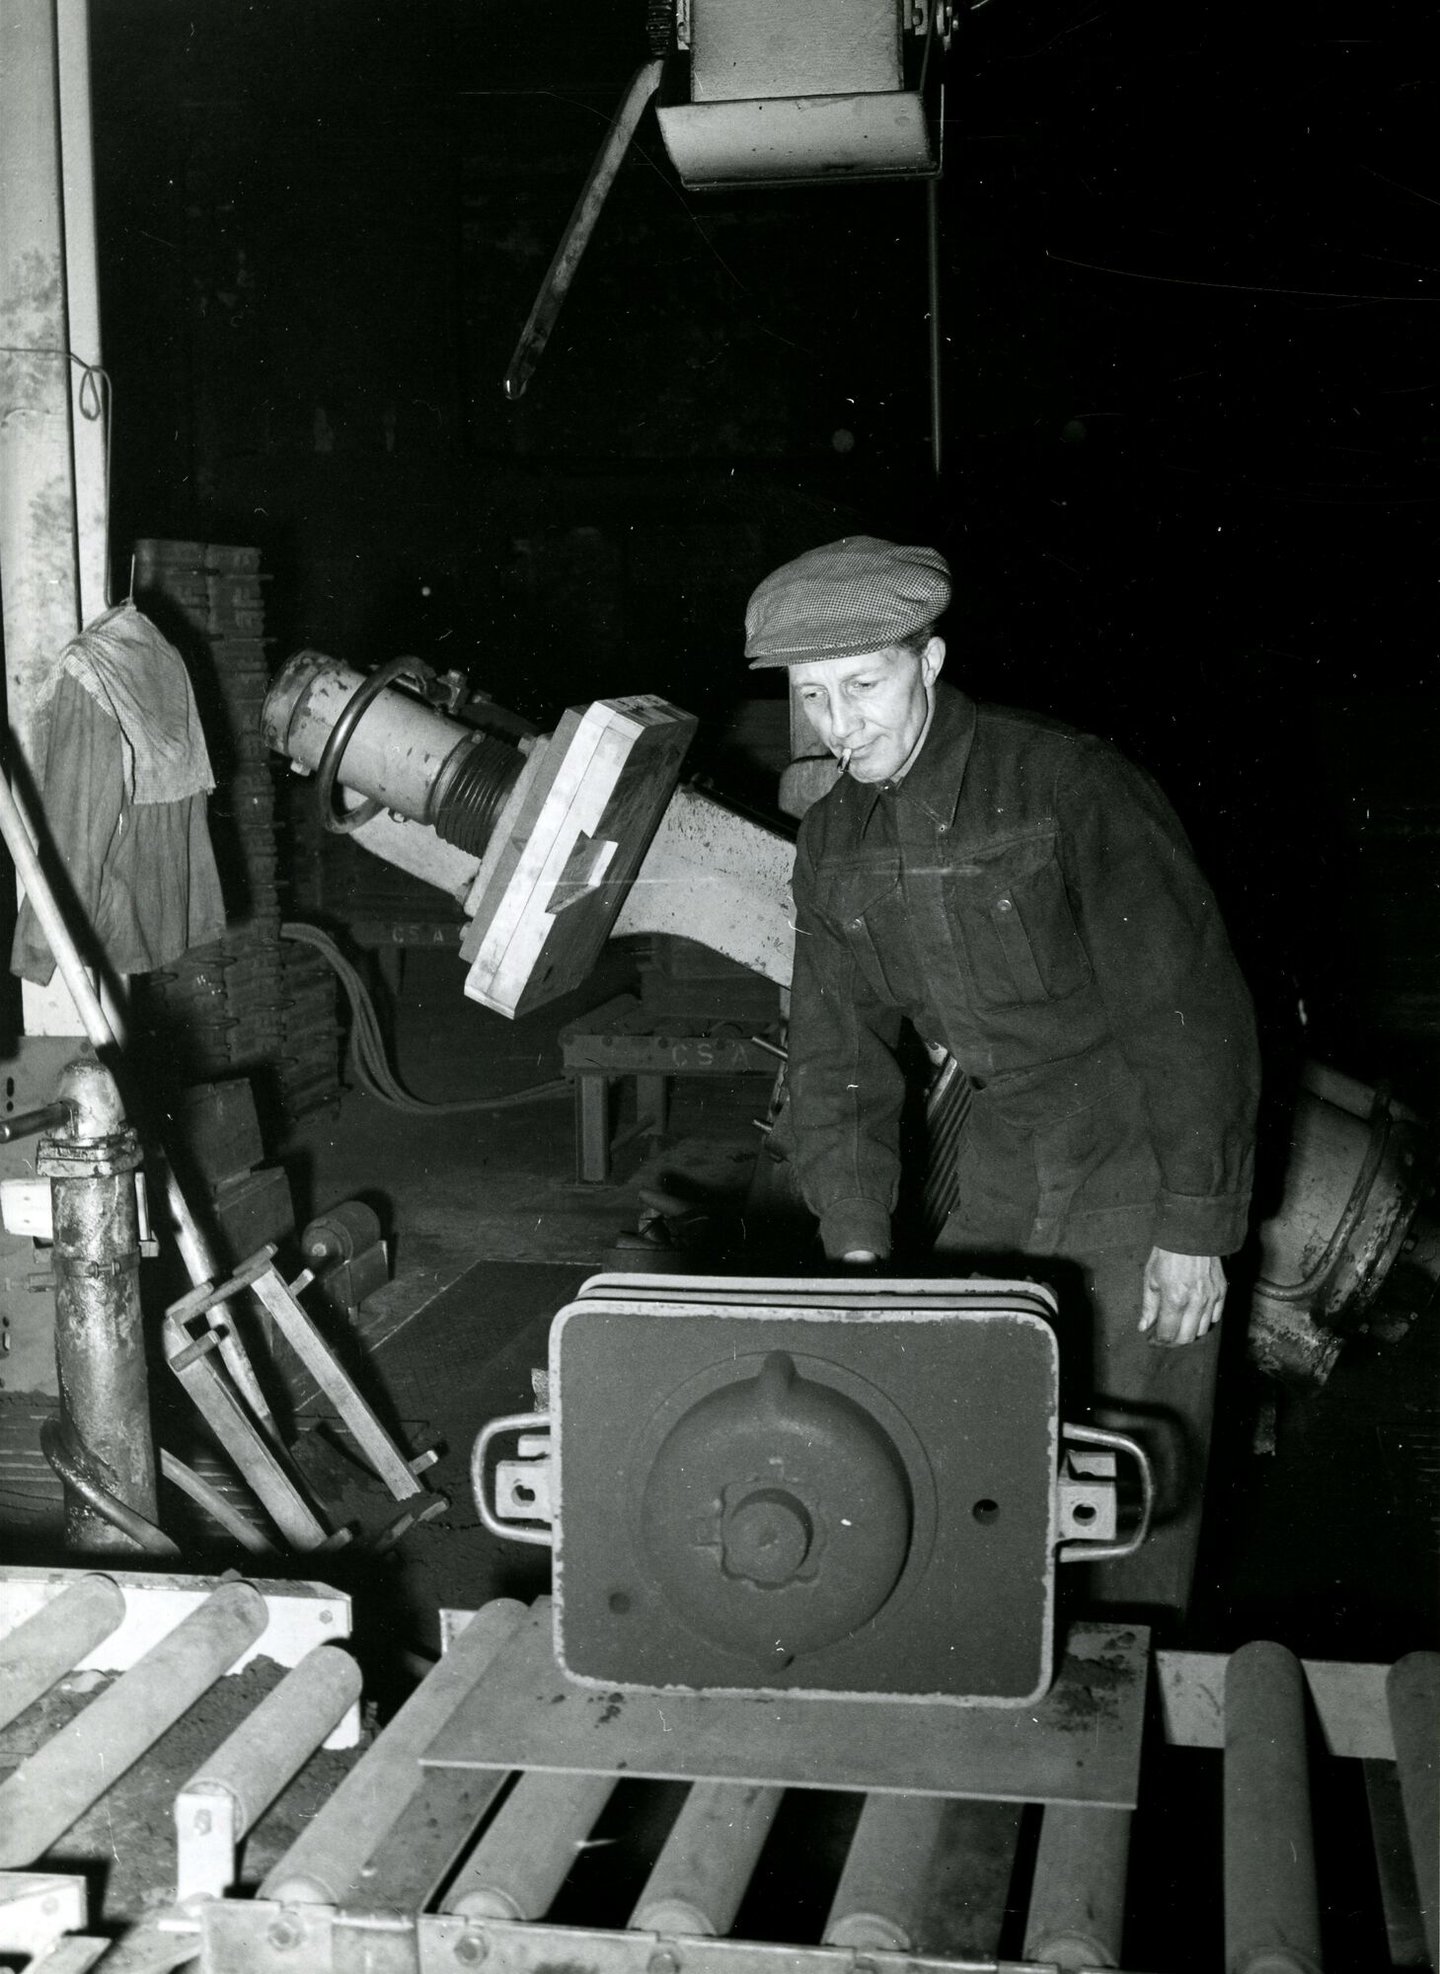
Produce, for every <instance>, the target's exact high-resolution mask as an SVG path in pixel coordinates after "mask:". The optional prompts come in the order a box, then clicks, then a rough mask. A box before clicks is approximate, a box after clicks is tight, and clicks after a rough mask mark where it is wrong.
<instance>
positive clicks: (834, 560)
mask: <svg viewBox="0 0 1440 1974" xmlns="http://www.w3.org/2000/svg"><path fill="white" fill-rule="evenodd" d="M949 598H950V576H949V570H948V568H947V566H946V564H945V561H944V558H943V557H942V556H940V555H939V554H938V553H937V552H936V551H935V550H933V549H929V548H905V547H900V546H897V545H896V544H894V543H891V542H884V541H879V540H876V539H874V538H873V537H870V536H864V535H859V536H851V537H848V538H847V539H846V540H844V541H840V542H834V543H831V544H830V545H829V546H827V547H824V548H819V549H814V550H812V551H810V552H809V553H808V554H806V555H802V556H800V557H799V558H798V559H797V560H795V561H793V562H790V563H787V564H786V565H785V566H784V567H783V568H781V569H777V570H776V571H775V572H774V574H773V575H771V576H769V577H767V578H766V580H765V581H764V582H763V583H761V584H760V586H759V588H758V589H757V590H756V591H755V593H754V595H753V596H752V598H751V600H750V605H749V608H748V610H747V613H746V632H747V639H746V655H747V656H748V657H749V658H750V660H751V662H752V669H754V668H757V667H761V666H778V665H784V666H786V667H788V668H789V671H790V678H791V683H792V685H793V687H794V689H795V692H796V695H797V697H798V698H799V701H800V703H801V705H802V706H803V707H804V709H805V712H806V715H807V716H808V718H809V720H810V722H811V724H812V725H813V727H814V729H815V731H816V733H817V734H818V735H819V737H820V739H821V740H822V741H823V742H824V744H825V746H826V747H827V748H829V750H830V751H831V753H833V754H834V755H835V756H836V758H837V761H838V763H839V767H838V770H837V774H836V779H835V783H834V786H833V787H832V788H831V789H830V791H829V792H828V793H827V794H826V795H825V796H824V797H823V798H822V799H821V800H820V801H818V802H817V803H816V804H815V805H814V806H813V807H812V808H811V809H810V811H809V813H808V814H807V815H806V817H805V819H804V822H803V824H802V826H801V831H800V841H799V847H798V851H797V856H796V864H795V879H794V884H795V903H796V951H795V974H794V983H793V998H792V1004H791V1021H790V1079H789V1080H790V1089H791V1103H792V1108H793V1124H794V1131H795V1139H796V1147H797V1158H796V1164H797V1168H798V1173H799V1177H800V1182H801V1186H802V1190H803V1191H804V1194H805V1197H806V1200H807V1202H808V1204H809V1205H810V1207H811V1209H812V1210H813V1211H814V1212H815V1214H816V1215H817V1216H818V1218H819V1222H820V1234H821V1239H822V1241H823V1243H824V1247H825V1251H826V1253H827V1254H828V1255H829V1256H830V1257H831V1258H832V1259H835V1260H837V1261H841V1262H849V1263H854V1264H865V1263H871V1262H876V1261H883V1260H884V1259H885V1258H886V1257H887V1256H888V1254H889V1251H890V1220H891V1215H892V1213H893V1211H894V1209H895V1206H896V1202H897V1193H898V1187H899V1179H900V1162H899V1149H898V1133H899V1119H900V1113H901V1108H902V1103H903V1100H904V1094H905V1091H904V1077H903V1073H902V1071H901V1069H900V1067H899V1065H898V1063H897V1060H896V1056H895V1049H896V1045H897V1042H898V1041H899V1038H900V1029H901V1023H902V1021H903V1020H904V1019H905V1018H907V1017H908V1019H909V1020H910V1021H911V1022H912V1023H913V1025H914V1027H915V1029H916V1030H917V1031H918V1033H919V1035H920V1036H921V1037H922V1038H923V1039H924V1040H925V1041H926V1042H927V1043H930V1044H932V1045H934V1044H937V1043H938V1044H943V1046H944V1047H945V1048H946V1049H948V1050H949V1052H950V1053H951V1054H952V1055H953V1056H954V1057H955V1058H956V1060H957V1061H958V1062H959V1064H960V1066H961V1068H962V1069H963V1070H964V1071H965V1072H966V1073H967V1075H968V1076H969V1078H970V1082H971V1086H972V1090H973V1100H972V1104H971V1109H970V1112H969V1115H968V1118H967V1120H966V1126H965V1132H964V1137H963V1139H962V1143H961V1147H960V1151H959V1154H958V1179H959V1203H958V1205H957V1207H956V1209H955V1212H954V1213H953V1214H952V1216H951V1219H950V1222H949V1223H947V1226H946V1228H945V1230H944V1233H943V1235H942V1237H941V1240H940V1243H939V1244H938V1245H939V1246H940V1247H941V1248H943V1249H944V1250H945V1251H947V1252H952V1253H955V1254H956V1255H957V1256H958V1255H963V1256H964V1257H966V1261H965V1268H966V1272H969V1270H970V1268H972V1267H974V1268H979V1269H981V1270H983V1271H984V1272H989V1273H1013V1272H1015V1270H1016V1265H1017V1264H1016V1259H1015V1258H1016V1257H1025V1258H1026V1262H1025V1264H1024V1272H1027V1273H1031V1274H1049V1275H1051V1276H1052V1277H1053V1279H1054V1281H1055V1284H1056V1287H1057V1289H1058V1291H1059V1293H1060V1297H1061V1304H1062V1326H1061V1337H1062V1355H1063V1356H1064V1357H1065V1359H1066V1361H1067V1362H1068V1363H1069V1364H1070V1365H1071V1366H1072V1368H1073V1366H1074V1363H1075V1360H1076V1358H1077V1356H1083V1355H1084V1353H1083V1352H1082V1351H1081V1350H1080V1349H1079V1347H1078V1346H1079V1332H1078V1331H1077V1322H1078V1321H1079V1319H1081V1318H1082V1316H1088V1319H1089V1322H1090V1326H1091V1334H1090V1340H1089V1359H1090V1362H1089V1369H1090V1371H1091V1380H1090V1382H1091V1390H1092V1398H1093V1402H1092V1416H1093V1417H1095V1418H1097V1419H1098V1420H1100V1421H1103V1422H1105V1423H1110V1424H1114V1425H1119V1426H1122V1427H1123V1428H1125V1429H1127V1430H1130V1431H1138V1432H1139V1433H1140V1434H1141V1436H1142V1437H1144V1438H1146V1440H1147V1441H1148V1444H1149V1446H1150V1449H1151V1452H1152V1457H1153V1458H1154V1459H1155V1460H1156V1463H1157V1468H1158V1470H1159V1474H1160V1478H1161V1482H1162V1504H1161V1509H1160V1513H1159V1516H1158V1517H1157V1529H1156V1533H1155V1535H1154V1536H1152V1538H1151V1540H1150V1541H1149V1542H1148V1543H1147V1544H1146V1545H1145V1547H1144V1549H1143V1550H1142V1552H1141V1554H1140V1555H1139V1556H1138V1557H1137V1558H1135V1559H1134V1560H1133V1562H1130V1563H1125V1564H1120V1565H1115V1566H1107V1570H1108V1576H1107V1580H1106V1581H1104V1583H1103V1585H1102V1590H1103V1594H1104V1595H1105V1597H1106V1599H1107V1601H1110V1602H1112V1603H1113V1602H1117V1601H1124V1602H1127V1603H1144V1604H1147V1605H1151V1606H1155V1605H1158V1606H1161V1607H1165V1608H1169V1609H1170V1610H1172V1611H1173V1610H1180V1611H1183V1610H1184V1608H1185V1605H1186V1602H1187V1600H1188V1596H1189V1588H1190V1579H1191V1575H1192V1573H1193V1567H1194V1555H1195V1545H1196V1539H1197V1536H1198V1528H1199V1481H1200V1476H1201V1474H1202V1472H1203V1463H1204V1458H1205V1454H1206V1451H1207V1448H1208V1440H1209V1422H1210V1415H1211V1410H1212V1406H1213V1396H1214V1378H1215V1362H1216V1353H1217V1348H1218V1333H1217V1325H1218V1323H1219V1321H1220V1314H1221V1309H1222V1306H1223V1303H1224V1297H1225V1275H1224V1269H1223V1267H1222V1265H1221V1259H1220V1257H1221V1256H1223V1255H1226V1254H1230V1253H1233V1252H1234V1251H1235V1249H1236V1248H1238V1247H1239V1246H1240V1244H1241V1242H1242V1240H1243V1238H1244V1234H1245V1223H1246V1212H1247V1208H1248V1203H1249V1193H1250V1181H1251V1168H1252V1146H1253V1129H1254V1117H1255V1106H1256V1097H1257V1091H1258V1082H1259V1074H1258V1064H1257V1055H1256V1045H1255V1032H1254V1021H1253V1015H1252V1011H1251V1006H1250V1000H1249V996H1248V994H1247V992H1246V989H1245V986H1244V982H1243V981H1242V979H1241V977H1240V974H1239V971H1238V969H1237V967H1236V965H1235V961H1234V958H1233V956H1232V954H1231V951H1230V947H1229V944H1228V941H1227V939H1226V936H1225V931H1224V927H1223V926H1222V924H1221V921H1220V916H1219V913H1218V910H1217V908H1216V905H1215V901H1214V898H1213V897H1212V895H1211V893H1210V891H1209V888H1208V887H1207V885H1206V883H1205V880H1204V879H1203V877H1202V876H1201V875H1200V872H1199V871H1198V869H1197V868H1196V866H1195V862H1194V859H1193V856H1192V854H1191V851H1190V848H1189V845H1188V843H1187V841H1186V839H1185V835H1184V832H1183V830H1182V829H1181V827H1180V824H1179V823H1178V821H1177V820H1176V818H1175V816H1174V814H1173V812H1172V811H1171V810H1170V808H1169V806H1168V805H1167V803H1166V802H1165V800H1164V798H1163V796H1161V794H1160V793H1159V791H1158V790H1157V789H1156V788H1155V786H1154V785H1153V784H1152V783H1151V782H1150V781H1149V779H1148V778H1147V777H1146V776H1145V775H1143V774H1142V773H1141V772H1140V771H1139V770H1138V769H1137V768H1135V767H1134V766H1132V765H1131V764H1130V763H1129V762H1127V761H1126V760H1125V759H1124V758H1123V757H1122V756H1121V755H1120V754H1118V753H1117V752H1116V751H1115V750H1114V749H1113V748H1111V747H1110V746H1108V745H1107V744H1106V743H1105V742H1103V741H1101V740H1098V739H1095V738H1093V737H1091V736H1089V735H1085V734H1081V733H1077V732H1075V731H1074V730H1072V729H1071V728H1068V727H1065V726H1062V725H1060V724H1058V723H1057V722H1055V721H1051V720H1047V719H1043V718H1040V717H1039V716H1035V715H1031V714H1027V713H1019V712H1015V711H1013V710H1010V709H1008V708H998V707H990V706H981V705H977V704H976V703H975V702H974V701H972V700H970V699H968V698H966V697H965V695H964V694H963V693H961V692H958V691H956V690H954V689H953V688H951V687H950V686H948V685H946V684H944V683H942V682H941V680H940V671H941V667H942V665H943V663H944V660H945V643H944V640H943V639H942V638H941V637H939V636H937V635H936V633H935V630H934V625H935V620H936V619H937V618H938V617H939V615H940V613H941V612H942V611H943V609H944V608H945V606H946V604H947V603H948V601H949ZM1032 1263H1033V1265H1030V1264H1032ZM958 1265H959V1264H958V1263H957V1268H958ZM1067 1342H1068V1348H1067Z"/></svg>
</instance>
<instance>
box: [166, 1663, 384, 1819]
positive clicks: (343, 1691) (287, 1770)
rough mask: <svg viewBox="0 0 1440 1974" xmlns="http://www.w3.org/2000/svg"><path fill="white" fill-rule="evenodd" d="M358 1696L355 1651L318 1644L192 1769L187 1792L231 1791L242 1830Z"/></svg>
mask: <svg viewBox="0 0 1440 1974" xmlns="http://www.w3.org/2000/svg"><path fill="white" fill-rule="evenodd" d="M359 1697H360V1668H359V1666H358V1665H357V1664H356V1663H355V1661H354V1659H352V1658H351V1656H350V1654H349V1653H348V1652H343V1651H341V1650H340V1648H339V1647H338V1646H336V1645H317V1646H316V1647H315V1648H314V1650H313V1651H310V1652H307V1653H306V1655H305V1657H304V1658H303V1659H302V1660H301V1661H300V1663H299V1665H297V1666H295V1667H293V1668H292V1669H291V1671H289V1672H288V1673H286V1675H285V1677H284V1679H282V1680H281V1682H280V1684H279V1685H278V1686H276V1687H274V1688H273V1689H272V1690H271V1691H270V1692H269V1693H267V1694H266V1695H265V1698H264V1699H263V1700H262V1701H261V1702H260V1704H259V1706H258V1707H256V1709H255V1711H254V1712H253V1713H252V1714H249V1715H247V1716H246V1718H245V1719H244V1720H243V1721H242V1722H241V1723H240V1725H239V1727H237V1728H236V1730H235V1732H234V1733H233V1734H232V1735H231V1736H230V1737H229V1739H228V1740H226V1741H223V1742H222V1743H221V1744H220V1746H219V1747H218V1748H217V1749H216V1750H215V1752H214V1754H213V1755H211V1756H210V1758H209V1760H208V1761H207V1762H206V1763H205V1765H204V1767H203V1768H201V1769H199V1770H198V1771H197V1772H196V1773H195V1774H194V1775H193V1776H191V1778H190V1780H189V1781H188V1782H187V1783H186V1784H185V1788H184V1792H183V1793H184V1794H185V1795H216V1796H221V1795H223V1796H228V1797H229V1798H230V1800H231V1801H232V1803H233V1804H234V1806H235V1818H234V1826H233V1827H234V1833H235V1836H236V1838H237V1839H238V1838H240V1837H243V1836H244V1835H245V1832H246V1831H247V1830H249V1829H251V1828H252V1827H253V1826H254V1825H255V1824H256V1823H258V1821H259V1820H260V1818H261V1817H262V1816H263V1815H264V1813H265V1811H266V1810H267V1809H268V1808H269V1806H270V1804H271V1803H273V1802H274V1800H275V1798H276V1797H277V1796H278V1795H279V1794H280V1791H281V1790H282V1789H283V1788H284V1787H285V1786H286V1784H287V1783H288V1782H290V1781H291V1780H292V1779H293V1778H294V1777H295V1776H296V1775H298V1774H299V1773H300V1770H301V1769H302V1768H303V1767H304V1766H305V1764H306V1762H307V1761H309V1759H310V1757H311V1755H313V1754H314V1752H315V1750H316V1749H317V1748H318V1747H319V1746H320V1743H321V1742H322V1741H323V1740H324V1739H325V1738H326V1736H327V1735H328V1734H330V1733H331V1732H332V1731H333V1729H334V1728H336V1727H338V1726H339V1724H340V1722H341V1721H342V1720H343V1719H344V1717H345V1714H346V1712H347V1710H348V1709H349V1708H350V1707H351V1706H353V1705H354V1703H355V1701H356V1700H358V1699H359ZM178 1813H179V1811H178V1805H177V1815H178Z"/></svg>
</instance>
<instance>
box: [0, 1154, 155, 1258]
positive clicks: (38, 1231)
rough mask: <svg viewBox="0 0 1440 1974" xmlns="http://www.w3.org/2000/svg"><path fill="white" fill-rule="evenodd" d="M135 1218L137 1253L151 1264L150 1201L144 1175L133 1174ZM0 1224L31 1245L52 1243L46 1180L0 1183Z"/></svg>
mask: <svg viewBox="0 0 1440 1974" xmlns="http://www.w3.org/2000/svg"><path fill="white" fill-rule="evenodd" d="M135 1215H136V1219H137V1221H138V1223H139V1228H140V1253H141V1255H142V1256H143V1257H144V1259H145V1260H146V1261H153V1260H154V1259H155V1256H156V1255H157V1254H158V1253H159V1252H160V1243H159V1242H158V1241H157V1240H156V1239H155V1236H154V1233H153V1231H152V1229H151V1225H150V1200H149V1197H148V1195H147V1194H146V1191H145V1174H144V1172H143V1171H139V1170H137V1172H136V1174H135ZM0 1221H3V1222H4V1226H5V1231H6V1233H7V1234H16V1235H20V1236H22V1237H23V1236H28V1237H29V1238H30V1239H31V1240H32V1241H53V1240H54V1238H55V1221H54V1214H53V1209H52V1204H51V1198H50V1181H49V1180H48V1179H0Z"/></svg>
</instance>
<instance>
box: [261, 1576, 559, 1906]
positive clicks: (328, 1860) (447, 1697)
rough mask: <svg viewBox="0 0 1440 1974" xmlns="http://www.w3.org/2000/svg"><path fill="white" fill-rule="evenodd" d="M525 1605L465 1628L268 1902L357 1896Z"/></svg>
mask: <svg viewBox="0 0 1440 1974" xmlns="http://www.w3.org/2000/svg"><path fill="white" fill-rule="evenodd" d="M524 1615H525V1612H524V1606H523V1605H521V1604H518V1603H516V1602H514V1600H513V1599H510V1598H497V1599H496V1600H495V1601H494V1602H493V1603H490V1604H487V1605H486V1607H485V1609H484V1610H483V1611H480V1612H477V1614H476V1616H475V1618H474V1619H473V1620H472V1621H471V1623H470V1624H469V1625H467V1626H466V1628H465V1630H464V1632H463V1633H462V1634H461V1636H460V1637H459V1639H458V1640H457V1641H456V1643H455V1646H454V1648H453V1649H452V1650H451V1651H449V1652H447V1653H446V1655H445V1657H444V1658H443V1659H442V1660H441V1662H440V1664H439V1665H438V1666H436V1667H435V1669H434V1670H433V1671H432V1672H431V1673H430V1674H429V1675H428V1676H427V1677H426V1678H425V1679H424V1680H422V1681H421V1683H420V1685H419V1686H417V1687H416V1689H415V1691H414V1692H413V1693H412V1694H411V1695H410V1697H409V1699H408V1700H407V1701H406V1702H405V1704H404V1706H403V1707H401V1709H400V1711H399V1712H398V1713H397V1714H396V1716H395V1718H394V1719H393V1720H392V1721H390V1723H389V1724H388V1726H387V1727H386V1729H385V1731H384V1733H383V1734H382V1735H381V1736H380V1737H379V1739H378V1740H377V1741H376V1742H375V1743H374V1745H373V1746H372V1747H370V1748H368V1749H367V1750H366V1752H365V1755H364V1758H363V1759H362V1760H361V1761H360V1762H359V1763H358V1764H357V1765H356V1767H355V1768H353V1769H352V1770H351V1771H350V1773H349V1775H347V1776H346V1778H345V1780H344V1781H343V1782H342V1783H341V1785H340V1787H339V1788H338V1789H337V1790H336V1791H335V1794H334V1795H333V1796H332V1797H331V1798H330V1800H329V1802H327V1803H326V1804H325V1805H324V1807H323V1808H322V1809H321V1811H320V1813H319V1815H318V1816H316V1817H315V1818H314V1820H313V1821H312V1822H311V1823H310V1824H309V1825H308V1827H307V1828H306V1830H305V1832H304V1834H303V1835H302V1836H301V1837H300V1838H299V1839H298V1840H297V1841H296V1842H295V1843H294V1844H292V1845H291V1847H290V1849H289V1850H288V1851H287V1852H286V1853H285V1855H284V1857H282V1858H281V1859H279V1860H278V1862H277V1863H276V1864H275V1866H274V1868H273V1870H271V1872H270V1873H269V1875H268V1876H267V1878H266V1879H265V1882H264V1884H263V1885H262V1886H261V1888H260V1889H261V1892H262V1894H263V1895H264V1896H265V1897H267V1898H280V1899H311V1900H313V1899H329V1900H330V1901H332V1902H337V1903H338V1902H339V1901H341V1900H345V1899H348V1898H349V1897H350V1896H351V1894H352V1893H356V1892H358V1890H359V1888H360V1887H361V1886H362V1884H363V1881H364V1873H365V1869H366V1867H367V1865H368V1864H369V1862H370V1860H371V1858H372V1857H377V1856H378V1855H379V1854H381V1853H382V1852H383V1849H384V1847H385V1846H386V1843H387V1840H388V1839H389V1837H390V1833H391V1832H392V1831H393V1830H395V1829H396V1827H397V1826H398V1825H400V1824H401V1821H402V1819H404V1818H406V1817H407V1813H408V1810H409V1806H410V1804H411V1802H412V1801H413V1800H414V1799H415V1798H416V1796H417V1792H418V1791H419V1790H420V1787H421V1784H422V1782H423V1780H424V1778H423V1775H422V1771H421V1767H420V1757H421V1755H422V1754H423V1753H424V1751H425V1749H426V1748H427V1747H428V1746H429V1745H430V1743H431V1742H432V1741H433V1740H434V1739H435V1738H436V1736H437V1735H440V1734H441V1733H442V1732H444V1733H447V1734H448V1731H449V1725H450V1722H451V1720H452V1718H453V1717H454V1714H455V1711H456V1708H457V1707H458V1706H459V1705H460V1704H461V1702H463V1700H464V1699H465V1698H466V1696H467V1695H468V1694H469V1693H470V1692H471V1691H472V1690H473V1688H474V1686H475V1684H476V1682H477V1681H479V1680H481V1679H482V1678H483V1676H484V1673H485V1671H486V1668H487V1667H488V1666H489V1664H490V1661H491V1659H492V1658H493V1657H494V1655H495V1653H496V1652H497V1651H499V1650H501V1649H502V1647H503V1646H504V1644H505V1641H506V1640H507V1639H508V1638H509V1637H510V1636H511V1634H512V1633H513V1631H514V1630H515V1628H516V1627H517V1626H518V1625H519V1624H520V1623H521V1622H522V1620H523V1618H524Z"/></svg>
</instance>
